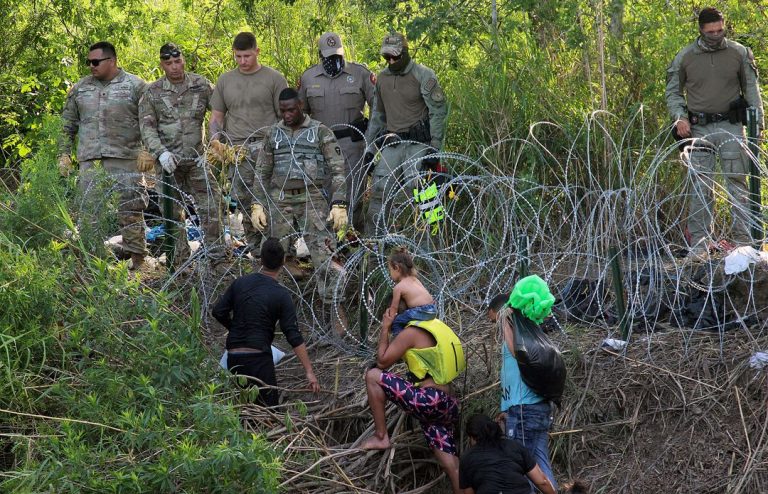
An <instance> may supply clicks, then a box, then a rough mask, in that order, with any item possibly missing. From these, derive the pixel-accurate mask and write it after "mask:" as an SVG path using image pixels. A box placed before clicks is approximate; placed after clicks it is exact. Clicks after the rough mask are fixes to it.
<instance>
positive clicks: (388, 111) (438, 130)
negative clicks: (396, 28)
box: [365, 33, 448, 235]
mask: <svg viewBox="0 0 768 494" xmlns="http://www.w3.org/2000/svg"><path fill="white" fill-rule="evenodd" d="M381 55H382V56H383V57H384V59H385V60H386V61H387V64H388V66H387V67H386V68H385V69H384V70H382V71H381V72H380V73H379V75H378V77H377V78H376V97H375V98H374V101H373V112H372V114H371V122H370V125H369V126H368V131H367V132H366V135H365V138H366V141H367V142H368V143H371V142H373V140H374V139H376V138H377V137H378V136H379V135H380V134H381V133H384V132H386V133H387V134H388V136H387V137H386V138H385V140H384V142H383V148H382V150H381V159H380V160H379V162H378V163H377V164H376V167H375V168H374V170H373V190H372V191H371V200H370V203H369V204H368V212H367V214H366V219H365V229H366V233H367V234H369V235H373V234H375V233H376V232H375V226H376V224H375V222H376V221H377V217H378V215H379V214H382V215H383V217H384V218H386V216H387V215H386V212H385V211H383V210H382V208H383V204H384V201H385V200H386V199H387V198H389V197H390V195H391V193H392V191H393V190H396V189H395V188H396V187H398V186H399V184H398V178H399V176H400V175H402V176H403V179H404V180H403V181H404V184H403V189H404V195H405V197H404V200H406V201H409V200H411V195H410V194H411V192H412V190H413V188H414V187H415V186H416V183H415V181H414V179H415V177H416V176H417V175H418V173H419V170H420V168H421V167H422V165H423V166H435V165H436V164H437V163H436V160H435V159H434V158H432V159H424V160H421V159H419V158H421V157H422V156H424V155H426V154H429V153H431V152H432V153H434V152H437V151H440V149H441V148H442V146H443V136H444V135H445V119H446V116H447V115H448V105H447V103H446V101H445V94H444V93H443V90H442V88H441V87H440V84H439V83H438V82H437V76H436V75H435V72H434V71H433V70H432V69H430V68H428V67H425V66H423V65H421V64H418V63H416V62H414V61H412V60H411V58H410V55H409V53H408V41H407V40H406V39H405V36H404V35H402V34H400V33H393V34H390V35H388V36H386V37H385V38H384V42H383V43H382V45H381ZM400 140H404V141H406V140H407V141H417V142H415V143H413V142H400ZM365 159H366V161H369V160H371V159H372V156H371V155H370V154H369V155H367V156H366V158H365ZM427 161H428V163H427ZM422 162H424V163H422Z"/></svg>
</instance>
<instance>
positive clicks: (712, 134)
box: [666, 8, 763, 256]
mask: <svg viewBox="0 0 768 494" xmlns="http://www.w3.org/2000/svg"><path fill="white" fill-rule="evenodd" d="M666 99H667V108H668V109H669V113H670V115H671V116H672V118H673V119H674V120H675V126H676V130H677V134H678V135H679V136H680V137H682V138H693V141H692V144H691V146H690V148H689V149H690V158H689V159H690V165H691V172H692V173H693V174H694V178H693V187H692V190H691V194H690V198H689V201H688V229H689V231H690V234H691V251H690V255H692V256H705V255H706V254H707V252H708V245H709V242H710V240H711V235H712V216H713V215H712V208H713V204H714V201H713V189H714V188H715V187H716V184H715V177H714V172H715V159H716V157H717V156H719V157H720V165H721V168H722V173H723V176H724V178H725V182H726V186H727V189H728V195H729V196H730V197H729V198H730V201H731V202H732V204H733V205H734V207H733V208H731V213H732V216H733V222H732V228H731V236H732V239H733V240H734V241H735V242H737V243H742V244H748V243H751V241H752V239H751V238H750V234H749V225H748V222H749V214H748V211H749V204H748V201H749V195H748V189H747V180H746V176H747V172H748V170H749V161H748V157H747V155H746V153H745V152H744V145H745V144H744V126H743V124H744V122H743V120H742V116H741V115H740V113H741V112H739V110H738V108H739V107H740V106H741V107H745V106H754V107H756V108H757V109H758V121H759V122H760V124H759V127H760V128H761V129H762V128H763V124H762V121H763V102H762V99H761V97H760V89H759V86H758V82H757V68H756V67H755V57H754V55H753V54H752V51H751V50H750V49H749V48H747V47H745V46H743V45H741V44H739V43H737V42H735V41H732V40H729V39H726V37H725V27H724V23H723V14H722V13H721V12H720V11H719V10H717V9H715V8H705V9H703V10H702V11H701V13H700V14H699V37H698V38H697V39H696V40H695V41H694V42H692V43H691V44H689V45H688V46H686V47H685V48H683V49H682V50H680V52H678V54H677V55H676V56H675V58H674V60H673V61H672V64H671V65H670V66H669V68H668V69H667V89H666ZM740 101H744V102H745V104H744V105H742V104H740Z"/></svg>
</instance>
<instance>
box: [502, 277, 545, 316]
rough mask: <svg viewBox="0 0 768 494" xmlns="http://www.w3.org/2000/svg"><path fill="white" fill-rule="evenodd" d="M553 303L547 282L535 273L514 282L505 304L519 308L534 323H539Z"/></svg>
mask: <svg viewBox="0 0 768 494" xmlns="http://www.w3.org/2000/svg"><path fill="white" fill-rule="evenodd" d="M554 303H555V297H554V296H553V295H552V293H550V291H549V287H548V286H547V283H546V282H545V281H544V280H542V279H541V278H539V277H538V276H537V275H535V274H532V275H531V276H526V277H525V278H523V279H521V280H519V281H518V282H517V283H515V287H514V288H512V293H510V294H509V300H507V305H509V306H510V307H514V308H515V309H517V310H519V311H520V312H522V313H523V315H524V316H525V317H527V318H528V319H530V320H531V321H533V322H535V323H536V324H541V323H542V321H544V318H545V317H547V316H548V315H549V314H550V313H551V312H552V305H554Z"/></svg>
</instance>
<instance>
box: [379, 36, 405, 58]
mask: <svg viewBox="0 0 768 494" xmlns="http://www.w3.org/2000/svg"><path fill="white" fill-rule="evenodd" d="M403 48H408V40H406V39H405V35H404V34H400V33H391V34H388V35H387V36H386V37H385V38H384V41H383V42H382V43H381V54H382V55H392V56H393V57H397V56H400V54H401V53H403Z"/></svg>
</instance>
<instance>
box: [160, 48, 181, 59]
mask: <svg viewBox="0 0 768 494" xmlns="http://www.w3.org/2000/svg"><path fill="white" fill-rule="evenodd" d="M180 56H181V52H180V51H179V50H173V51H170V52H168V53H161V54H160V60H170V59H171V57H173V58H177V57H180Z"/></svg>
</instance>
